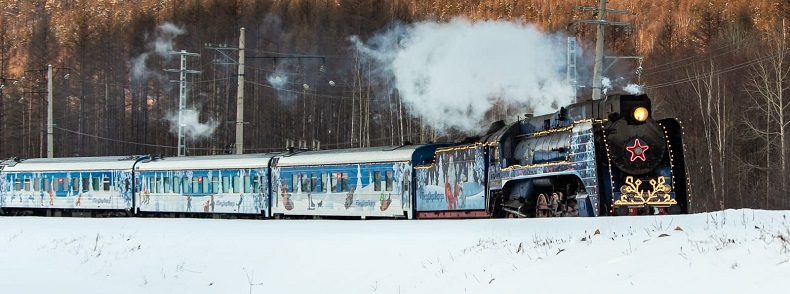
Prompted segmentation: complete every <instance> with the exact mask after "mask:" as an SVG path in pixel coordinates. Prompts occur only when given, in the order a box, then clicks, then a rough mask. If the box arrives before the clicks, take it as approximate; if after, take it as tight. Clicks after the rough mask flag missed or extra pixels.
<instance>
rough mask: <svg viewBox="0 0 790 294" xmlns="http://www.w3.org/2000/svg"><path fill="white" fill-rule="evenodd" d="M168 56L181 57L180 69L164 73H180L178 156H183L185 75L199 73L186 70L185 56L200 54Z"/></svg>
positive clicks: (184, 152) (185, 103) (180, 53)
mask: <svg viewBox="0 0 790 294" xmlns="http://www.w3.org/2000/svg"><path fill="white" fill-rule="evenodd" d="M170 54H178V55H181V69H180V70H179V69H167V70H165V71H168V72H178V73H180V79H179V80H178V83H179V87H178V156H184V155H186V151H187V146H186V134H184V127H185V125H184V109H186V106H187V74H198V73H200V71H197V70H187V56H200V54H197V53H188V52H187V51H186V50H181V52H170ZM171 82H175V81H171Z"/></svg>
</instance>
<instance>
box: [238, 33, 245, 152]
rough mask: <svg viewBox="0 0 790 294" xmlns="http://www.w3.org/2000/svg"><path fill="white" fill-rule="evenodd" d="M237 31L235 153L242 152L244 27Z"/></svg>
mask: <svg viewBox="0 0 790 294" xmlns="http://www.w3.org/2000/svg"><path fill="white" fill-rule="evenodd" d="M239 31H240V32H239V88H238V90H237V91H236V92H237V95H236V154H242V153H244V147H243V146H244V28H241V30H239Z"/></svg>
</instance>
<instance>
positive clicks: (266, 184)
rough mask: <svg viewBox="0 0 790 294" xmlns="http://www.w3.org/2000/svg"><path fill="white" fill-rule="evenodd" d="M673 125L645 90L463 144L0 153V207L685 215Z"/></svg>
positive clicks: (194, 212) (203, 213) (255, 214)
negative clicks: (2, 156) (43, 155)
mask: <svg viewBox="0 0 790 294" xmlns="http://www.w3.org/2000/svg"><path fill="white" fill-rule="evenodd" d="M683 158H684V151H683V137H682V127H681V124H680V122H679V121H678V120H676V119H662V120H655V119H654V118H653V116H652V108H651V102H650V99H649V98H648V97H647V96H646V95H625V94H614V95H609V96H607V97H606V98H605V99H602V100H596V101H585V102H580V103H576V104H572V105H569V106H567V107H562V108H560V110H558V111H557V112H555V113H551V114H547V115H543V116H526V117H524V118H523V119H521V118H520V119H518V120H517V121H515V122H513V123H511V124H509V125H505V124H504V123H503V122H497V123H494V124H493V125H492V126H491V128H490V129H489V130H488V131H487V132H486V134H485V135H483V136H481V137H478V138H475V139H473V140H469V141H468V142H466V143H460V144H450V143H430V144H419V145H403V146H384V147H373V148H351V149H336V150H294V149H290V150H288V151H286V152H281V153H270V154H244V155H211V156H189V157H162V156H154V155H134V156H116V157H74V158H54V159H20V158H11V159H8V160H5V161H2V162H0V214H6V215H9V214H10V215H55V216H138V217H139V216H153V217H182V216H183V217H250V218H322V217H329V218H363V219H364V218H409V219H411V218H473V217H553V216H601V215H636V214H679V213H688V206H689V203H690V200H691V193H690V183H689V180H688V177H687V172H686V166H685V162H684V159H683Z"/></svg>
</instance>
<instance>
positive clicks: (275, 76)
mask: <svg viewBox="0 0 790 294" xmlns="http://www.w3.org/2000/svg"><path fill="white" fill-rule="evenodd" d="M285 67H286V65H285V64H280V66H278V67H277V69H276V70H275V71H274V72H273V73H271V74H270V75H269V76H267V77H266V81H268V82H269V85H271V86H272V87H273V88H274V89H275V92H276V94H277V99H279V100H280V102H285V103H290V102H292V101H294V100H295V99H296V94H295V93H294V92H292V91H291V90H288V89H287V88H288V80H289V77H288V76H289V73H288V71H286V70H284V68H285Z"/></svg>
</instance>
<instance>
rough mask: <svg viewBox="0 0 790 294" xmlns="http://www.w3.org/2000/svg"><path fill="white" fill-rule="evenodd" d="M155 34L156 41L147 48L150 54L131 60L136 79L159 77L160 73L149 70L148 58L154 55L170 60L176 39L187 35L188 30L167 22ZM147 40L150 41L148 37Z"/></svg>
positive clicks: (146, 53)
mask: <svg viewBox="0 0 790 294" xmlns="http://www.w3.org/2000/svg"><path fill="white" fill-rule="evenodd" d="M154 33H155V39H154V40H153V41H152V42H151V43H148V45H147V46H146V47H148V52H145V53H143V54H140V55H139V56H137V57H133V58H132V60H131V64H132V77H133V78H135V79H145V78H147V77H148V76H149V75H151V74H154V75H156V76H158V75H159V74H158V72H156V71H151V70H149V69H148V65H147V62H148V58H149V57H151V56H152V55H154V56H160V57H163V58H166V59H169V58H170V52H172V51H173V43H174V41H175V38H176V37H178V36H180V35H183V34H184V33H186V30H185V29H183V28H181V27H178V26H176V25H174V24H172V23H169V22H166V23H164V24H161V25H159V26H158V27H156V30H155V32H154ZM146 39H148V36H147V35H146Z"/></svg>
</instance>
